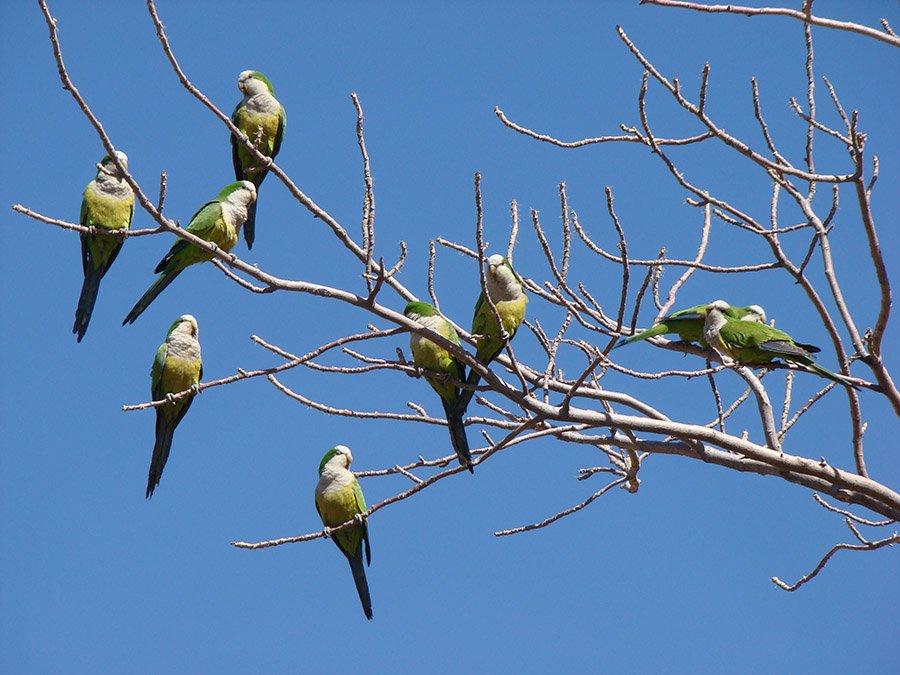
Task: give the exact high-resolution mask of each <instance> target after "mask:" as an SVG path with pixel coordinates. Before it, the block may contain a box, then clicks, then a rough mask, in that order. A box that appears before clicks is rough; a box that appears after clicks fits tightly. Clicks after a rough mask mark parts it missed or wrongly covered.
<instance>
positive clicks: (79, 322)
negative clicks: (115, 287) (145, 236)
mask: <svg viewBox="0 0 900 675" xmlns="http://www.w3.org/2000/svg"><path fill="white" fill-rule="evenodd" d="M116 157H118V159H119V163H120V164H121V165H122V167H123V168H124V169H125V170H127V169H128V156H127V155H126V154H125V153H124V152H116ZM133 217H134V192H133V191H132V189H131V186H130V185H129V184H128V183H127V182H125V178H124V175H123V174H122V172H121V171H120V170H119V168H118V167H117V166H116V163H115V162H114V161H113V160H112V158H110V156H109V155H105V156H104V157H103V159H101V160H100V168H99V170H98V171H97V177H96V178H94V180H92V181H91V182H90V183H88V185H87V187H86V188H85V190H84V197H83V198H82V200H81V217H80V218H79V221H78V222H80V223H81V224H82V225H84V226H85V227H97V228H101V229H104V230H127V229H128V228H129V227H130V226H131V219H132V218H133ZM124 243H125V240H124V239H122V238H119V237H105V236H103V235H92V234H82V235H81V265H82V267H83V268H84V284H83V285H82V286H81V296H80V297H79V298H78V307H77V309H76V310H75V325H74V326H72V332H73V333H75V335H77V336H78V338H77V339H78V342H81V339H82V338H83V337H84V334H85V333H86V332H87V329H88V323H90V321H91V314H92V313H93V311H94V303H95V302H96V301H97V292H98V291H99V290H100V280H101V279H102V278H103V277H104V276H105V275H106V273H107V272H108V271H109V268H110V267H112V264H113V262H115V259H116V256H118V255H119V251H121V250H122V244H124Z"/></svg>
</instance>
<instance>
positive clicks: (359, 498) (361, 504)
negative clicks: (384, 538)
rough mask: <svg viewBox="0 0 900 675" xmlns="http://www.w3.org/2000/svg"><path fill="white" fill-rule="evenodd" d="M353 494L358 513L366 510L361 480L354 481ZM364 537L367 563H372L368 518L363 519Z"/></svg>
mask: <svg viewBox="0 0 900 675" xmlns="http://www.w3.org/2000/svg"><path fill="white" fill-rule="evenodd" d="M353 495H354V497H356V508H357V509H359V511H358V513H365V512H366V498H365V497H363V492H362V488H361V487H360V486H359V481H358V480H354V481H353ZM362 539H363V542H364V543H365V545H366V565H371V564H372V547H371V545H370V544H369V523H368V522H367V521H366V520H363V521H362Z"/></svg>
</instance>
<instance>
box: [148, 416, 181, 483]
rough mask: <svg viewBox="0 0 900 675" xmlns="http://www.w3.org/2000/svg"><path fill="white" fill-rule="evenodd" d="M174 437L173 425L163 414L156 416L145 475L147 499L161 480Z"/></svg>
mask: <svg viewBox="0 0 900 675" xmlns="http://www.w3.org/2000/svg"><path fill="white" fill-rule="evenodd" d="M174 436H175V424H173V423H172V421H171V420H169V419H166V415H165V414H163V413H157V416H156V442H155V443H154V444H153V457H152V459H151V460H150V472H149V474H148V475H147V499H150V497H152V496H153V490H155V489H156V486H157V485H159V481H160V480H161V479H162V473H163V469H165V468H166V462H167V461H168V459H169V450H171V449H172V438H173V437H174Z"/></svg>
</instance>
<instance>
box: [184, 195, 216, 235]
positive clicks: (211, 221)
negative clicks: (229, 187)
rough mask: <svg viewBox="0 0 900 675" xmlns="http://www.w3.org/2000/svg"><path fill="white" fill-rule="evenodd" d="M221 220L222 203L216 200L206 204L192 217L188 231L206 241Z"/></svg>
mask: <svg viewBox="0 0 900 675" xmlns="http://www.w3.org/2000/svg"><path fill="white" fill-rule="evenodd" d="M220 220H222V203H221V202H219V201H216V200H213V201H211V202H206V204H204V205H203V206H201V207H200V208H199V209H198V210H197V213H195V214H194V215H193V216H191V220H190V222H188V226H187V231H188V232H190V233H191V234H196V235H197V236H198V237H200V238H201V239H205V238H206V237H208V236H209V235H210V233H211V232H212V231H213V230H214V229H215V227H216V224H217V223H218V222H219V221H220ZM185 243H187V242H185Z"/></svg>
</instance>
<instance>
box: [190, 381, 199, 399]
mask: <svg viewBox="0 0 900 675" xmlns="http://www.w3.org/2000/svg"><path fill="white" fill-rule="evenodd" d="M199 393H200V385H199V384H198V383H196V382H195V383H194V384H192V385H191V396H196V395H197V394H199Z"/></svg>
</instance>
